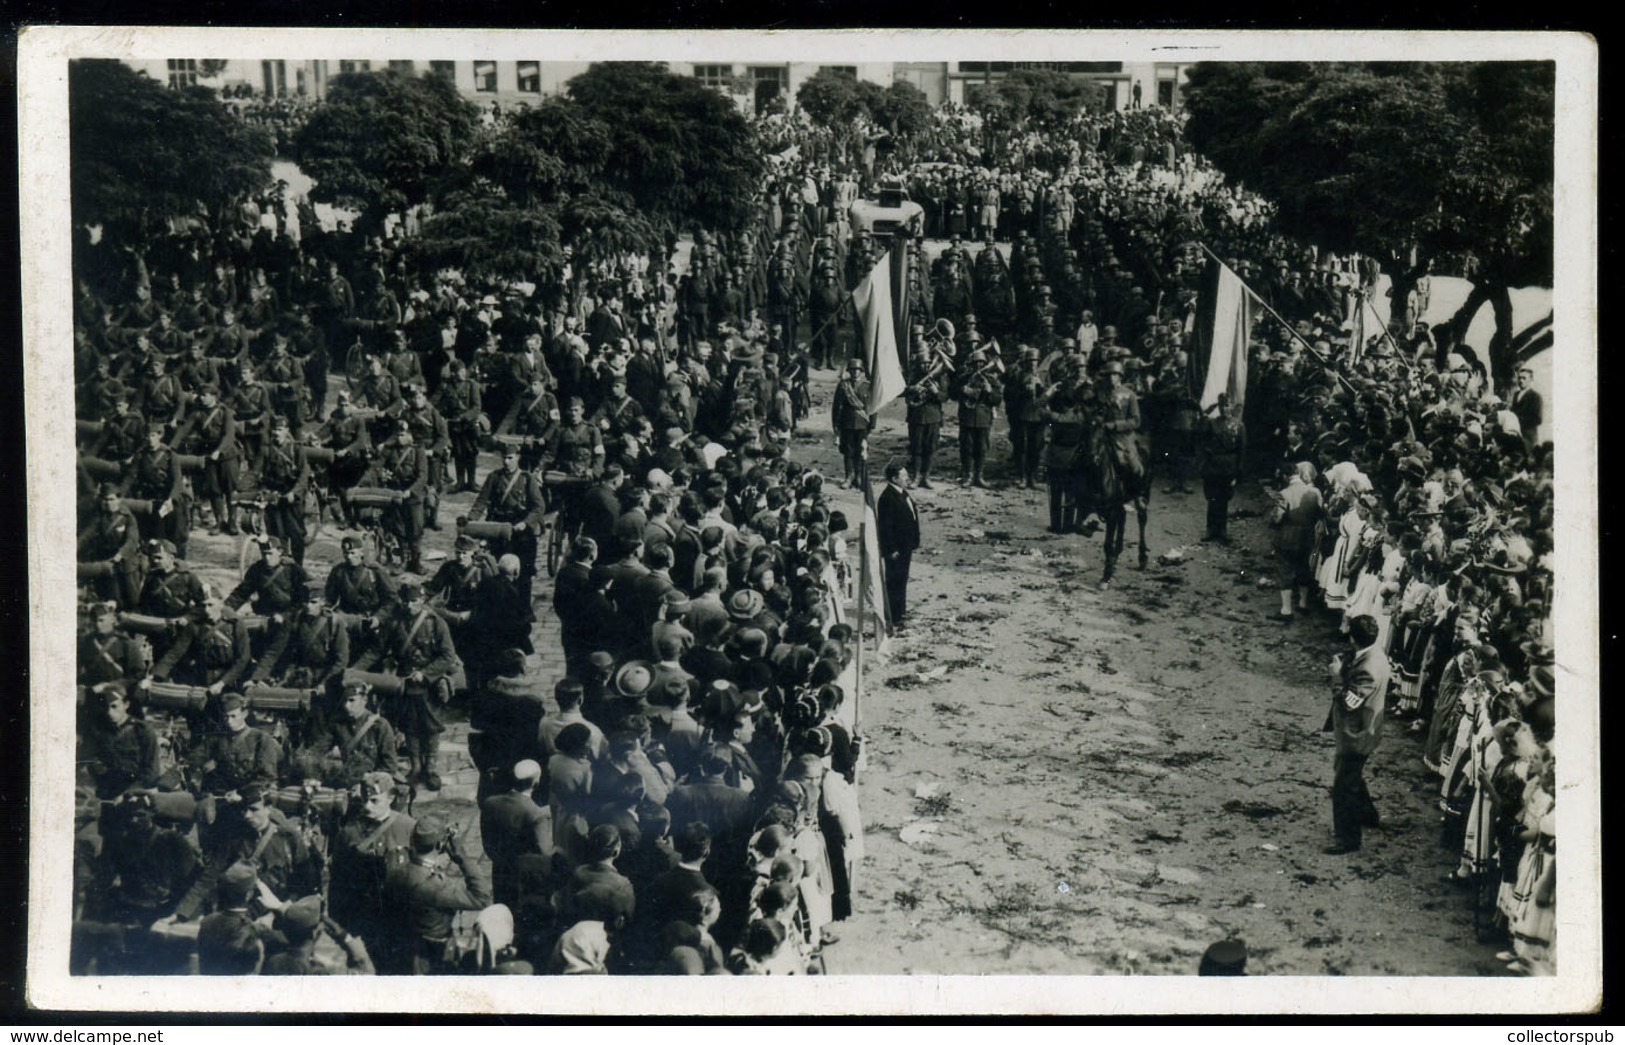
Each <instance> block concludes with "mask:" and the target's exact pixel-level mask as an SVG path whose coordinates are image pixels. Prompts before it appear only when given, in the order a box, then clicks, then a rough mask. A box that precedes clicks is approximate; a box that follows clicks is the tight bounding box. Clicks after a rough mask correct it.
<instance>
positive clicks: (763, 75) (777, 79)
mask: <svg viewBox="0 0 1625 1045" xmlns="http://www.w3.org/2000/svg"><path fill="white" fill-rule="evenodd" d="M750 78H751V80H753V81H754V82H755V84H756V113H757V115H758V116H759V115H761V114H762V113H763V112H765V111H766V110H767V108H768V106H770V105H772V104H773V103H774V102H775V101H777V100H778V99H779V98H780V97H781V96H783V95H784V94H786V93H788V90H789V87H790V67H789V66H787V65H753V66H751V67H750Z"/></svg>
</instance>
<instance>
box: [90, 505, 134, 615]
mask: <svg viewBox="0 0 1625 1045" xmlns="http://www.w3.org/2000/svg"><path fill="white" fill-rule="evenodd" d="M140 549H141V528H140V527H139V526H138V525H137V523H136V521H135V516H134V515H132V514H131V513H130V511H129V509H127V508H125V507H124V505H123V499H122V498H121V497H120V496H119V490H118V487H116V486H114V485H113V484H112V483H102V484H101V486H100V487H98V488H97V490H96V513H95V515H94V516H92V518H91V520H90V524H89V525H88V526H86V527H85V528H84V529H83V530H81V531H80V533H79V544H78V557H79V561H80V562H85V563H107V564H108V569H109V573H108V574H107V575H106V576H102V577H97V578H96V581H95V586H96V593H97V595H98V597H100V598H103V599H108V600H113V601H116V602H118V604H119V605H120V606H121V607H123V608H125V609H132V608H134V607H135V605H136V600H137V599H138V598H139V596H140V592H141V565H142V564H141V556H140Z"/></svg>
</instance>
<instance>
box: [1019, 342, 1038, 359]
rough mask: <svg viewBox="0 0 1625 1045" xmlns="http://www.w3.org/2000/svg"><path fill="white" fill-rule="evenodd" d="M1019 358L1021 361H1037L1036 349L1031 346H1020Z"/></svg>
mask: <svg viewBox="0 0 1625 1045" xmlns="http://www.w3.org/2000/svg"><path fill="white" fill-rule="evenodd" d="M1021 358H1022V359H1037V358H1038V349H1036V348H1034V347H1033V346H1032V345H1022V346H1021Z"/></svg>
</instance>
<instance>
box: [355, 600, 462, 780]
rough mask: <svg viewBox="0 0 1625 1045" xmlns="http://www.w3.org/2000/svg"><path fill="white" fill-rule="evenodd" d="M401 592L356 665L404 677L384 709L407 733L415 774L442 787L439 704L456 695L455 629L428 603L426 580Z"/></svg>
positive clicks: (402, 730) (408, 756) (441, 704)
mask: <svg viewBox="0 0 1625 1045" xmlns="http://www.w3.org/2000/svg"><path fill="white" fill-rule="evenodd" d="M400 594H401V601H400V607H399V609H397V610H396V612H394V613H393V614H391V615H390V616H389V618H388V620H386V621H385V622H384V624H383V625H382V627H381V628H380V630H379V641H378V649H377V650H376V651H372V652H369V653H367V654H364V655H363V656H362V657H361V659H359V660H358V661H357V662H356V667H357V668H359V669H361V670H363V671H370V670H373V669H374V668H375V667H377V668H382V669H383V670H385V671H390V672H393V673H394V674H396V675H398V676H400V678H401V680H402V683H403V685H402V686H401V691H400V694H399V695H398V696H395V697H393V698H392V699H390V700H387V701H386V702H385V705H384V714H385V716H386V717H387V718H388V719H389V720H390V722H391V724H392V725H394V726H395V727H396V728H397V729H398V730H399V731H400V732H401V733H403V734H404V735H405V737H406V745H407V758H408V762H409V763H410V766H411V779H413V780H421V781H422V782H423V783H424V785H425V786H427V787H428V788H429V790H431V791H438V790H440V774H439V773H437V772H436V771H435V761H436V758H437V757H438V756H439V754H440V734H441V733H442V732H444V731H445V725H444V723H442V722H441V720H440V711H439V708H440V707H441V706H443V705H444V704H446V703H447V702H448V701H449V700H450V699H451V689H452V676H453V675H454V674H455V673H456V671H457V669H458V667H459V666H460V664H459V661H458V658H457V649H456V647H455V645H453V643H452V641H451V631H450V629H448V628H447V627H446V622H445V621H444V620H442V619H441V618H440V616H439V614H437V613H435V612H434V611H433V610H431V609H429V607H428V605H427V604H426V603H425V602H424V598H423V587H422V585H420V584H418V583H417V582H416V581H407V582H406V583H405V584H402V585H401V589H400Z"/></svg>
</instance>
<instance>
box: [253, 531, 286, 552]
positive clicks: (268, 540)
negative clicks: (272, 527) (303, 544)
mask: <svg viewBox="0 0 1625 1045" xmlns="http://www.w3.org/2000/svg"><path fill="white" fill-rule="evenodd" d="M256 540H258V541H259V545H260V551H261V552H262V553H263V552H268V551H270V550H271V549H273V548H275V549H276V550H277V551H279V552H286V551H287V550H288V544H287V542H286V541H284V540H283V539H282V538H280V537H272V536H271V535H270V534H260V536H259V537H258V538H256Z"/></svg>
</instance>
